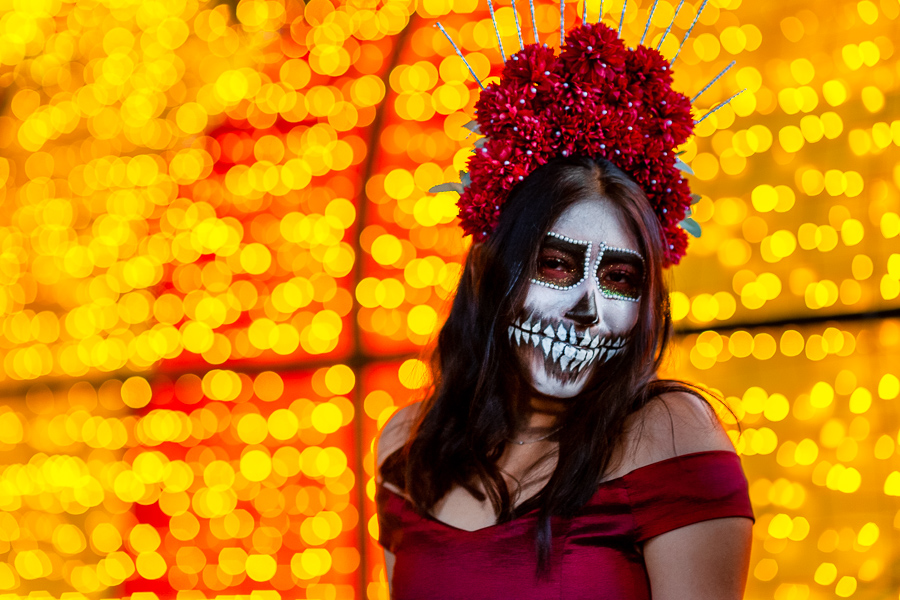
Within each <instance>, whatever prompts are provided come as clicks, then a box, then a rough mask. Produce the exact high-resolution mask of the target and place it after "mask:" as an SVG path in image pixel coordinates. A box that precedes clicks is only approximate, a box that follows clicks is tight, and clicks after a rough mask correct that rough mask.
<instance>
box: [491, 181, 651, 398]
mask: <svg viewBox="0 0 900 600" xmlns="http://www.w3.org/2000/svg"><path fill="white" fill-rule="evenodd" d="M638 247H639V246H638V244H637V240H636V239H635V238H634V235H633V234H632V233H631V231H630V230H629V228H628V227H627V226H626V224H625V221H624V219H623V218H622V216H621V214H620V212H619V210H618V209H617V208H616V206H615V205H613V204H612V202H610V201H609V200H607V199H605V198H600V197H598V198H593V199H587V200H581V201H579V202H576V203H575V204H573V205H572V206H570V207H569V208H568V209H566V210H565V211H564V212H563V213H562V215H560V217H559V219H557V221H556V223H554V224H553V227H551V228H550V233H549V234H548V235H547V237H546V238H545V239H544V241H543V243H542V245H541V249H540V252H539V254H538V260H537V264H535V265H533V267H532V275H531V277H532V279H531V283H530V284H529V287H528V294H527V296H526V298H525V306H524V309H523V312H522V314H521V316H520V317H519V318H517V319H515V321H514V322H513V323H511V324H510V325H509V329H508V331H509V338H510V341H511V343H512V344H513V347H514V348H515V351H516V355H517V356H518V358H519V361H520V363H521V365H522V367H523V369H524V370H525V371H526V372H528V373H530V375H531V383H532V385H533V386H534V388H535V389H536V390H537V391H538V392H540V393H542V394H546V395H548V396H555V397H559V398H570V397H572V396H574V395H576V394H578V393H579V392H580V391H581V390H582V389H583V388H584V385H585V383H586V382H587V380H588V378H589V376H590V373H591V372H592V370H593V369H594V368H595V367H596V366H597V365H598V364H601V363H603V362H605V361H607V360H609V359H610V358H612V357H613V356H615V355H616V354H618V353H620V352H622V351H623V350H624V349H625V346H626V344H627V343H628V337H629V334H630V333H631V330H632V329H633V328H634V325H635V323H636V322H637V317H638V306H639V300H640V294H641V292H642V290H643V283H644V261H643V258H642V257H641V255H640V253H639V252H638Z"/></svg>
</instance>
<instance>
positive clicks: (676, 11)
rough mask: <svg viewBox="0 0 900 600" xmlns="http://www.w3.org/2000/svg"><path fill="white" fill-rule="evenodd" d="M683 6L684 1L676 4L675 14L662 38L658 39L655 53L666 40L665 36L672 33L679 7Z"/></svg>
mask: <svg viewBox="0 0 900 600" xmlns="http://www.w3.org/2000/svg"><path fill="white" fill-rule="evenodd" d="M682 6H684V0H681V2H679V3H678V8H676V9H675V14H674V15H672V22H671V23H669V26H668V27H666V30H665V31H663V34H662V37H661V38H659V45H658V46H657V47H656V50H657V52H658V51H659V49H660V48H662V45H663V42H664V41H665V39H666V36H667V35H669V32H670V31H672V26H673V25H674V24H675V19H677V18H678V11H679V10H681V7H682Z"/></svg>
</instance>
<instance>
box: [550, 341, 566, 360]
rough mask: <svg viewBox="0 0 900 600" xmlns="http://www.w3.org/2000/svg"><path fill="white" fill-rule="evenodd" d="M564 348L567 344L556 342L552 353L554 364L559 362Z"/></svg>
mask: <svg viewBox="0 0 900 600" xmlns="http://www.w3.org/2000/svg"><path fill="white" fill-rule="evenodd" d="M564 347H565V344H564V343H563V342H555V343H554V344H553V350H552V351H551V354H552V355H553V362H557V361H558V360H559V357H560V356H562V353H563V348H564Z"/></svg>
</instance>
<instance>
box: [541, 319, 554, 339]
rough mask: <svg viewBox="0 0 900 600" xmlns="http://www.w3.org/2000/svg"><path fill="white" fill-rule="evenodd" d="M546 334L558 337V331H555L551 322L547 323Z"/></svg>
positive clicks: (550, 336)
mask: <svg viewBox="0 0 900 600" xmlns="http://www.w3.org/2000/svg"><path fill="white" fill-rule="evenodd" d="M544 335H545V336H547V337H548V338H550V339H553V338H555V337H556V332H555V331H553V325H550V324H549V323H548V324H547V329H545V330H544Z"/></svg>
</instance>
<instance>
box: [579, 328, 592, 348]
mask: <svg viewBox="0 0 900 600" xmlns="http://www.w3.org/2000/svg"><path fill="white" fill-rule="evenodd" d="M590 343H591V333H590V332H589V331H585V332H584V337H583V338H581V344H580V345H581V346H584V347H587V345H588V344H590Z"/></svg>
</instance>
